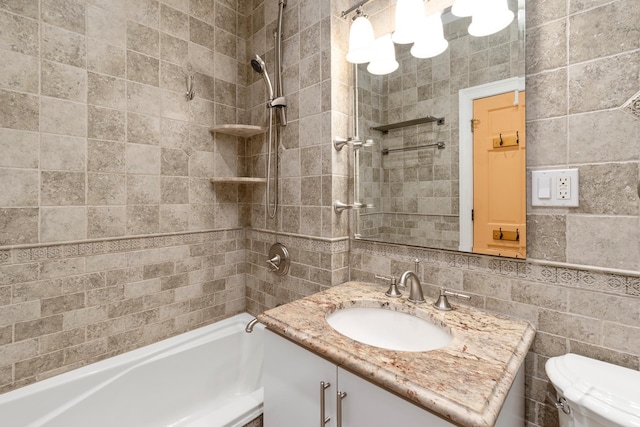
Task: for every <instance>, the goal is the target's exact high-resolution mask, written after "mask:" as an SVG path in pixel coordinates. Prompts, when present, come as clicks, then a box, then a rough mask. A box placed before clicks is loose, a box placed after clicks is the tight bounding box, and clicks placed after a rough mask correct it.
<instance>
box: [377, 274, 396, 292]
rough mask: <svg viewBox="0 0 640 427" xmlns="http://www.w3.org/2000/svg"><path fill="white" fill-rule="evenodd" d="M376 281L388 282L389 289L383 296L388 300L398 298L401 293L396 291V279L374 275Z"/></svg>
mask: <svg viewBox="0 0 640 427" xmlns="http://www.w3.org/2000/svg"><path fill="white" fill-rule="evenodd" d="M375 277H376V279H380V280H384V281H385V282H389V289H388V290H387V292H385V293H384V294H385V295H386V296H388V297H390V298H400V297H401V296H402V293H401V292H400V291H399V290H398V286H397V284H396V278H395V277H393V276H391V277H387V276H379V275H377V274H376V276H375Z"/></svg>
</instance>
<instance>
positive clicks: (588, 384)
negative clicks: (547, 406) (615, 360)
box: [545, 354, 640, 427]
mask: <svg viewBox="0 0 640 427" xmlns="http://www.w3.org/2000/svg"><path fill="white" fill-rule="evenodd" d="M545 370H546V372H547V375H548V376H549V379H550V380H551V382H552V383H553V386H554V388H555V389H556V392H557V399H554V400H555V401H556V402H557V403H556V407H557V408H558V413H559V417H560V427H618V426H620V427H640V371H634V370H632V369H628V368H623V367H621V366H617V365H612V364H610V363H605V362H601V361H599V360H594V359H590V358H588V357H584V356H579V355H577V354H565V355H564V356H558V357H552V358H551V359H549V360H548V361H547V363H546V365H545Z"/></svg>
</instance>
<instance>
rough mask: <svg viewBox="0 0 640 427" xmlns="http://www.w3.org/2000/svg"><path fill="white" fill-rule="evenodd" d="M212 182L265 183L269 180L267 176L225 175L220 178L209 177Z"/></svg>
mask: <svg viewBox="0 0 640 427" xmlns="http://www.w3.org/2000/svg"><path fill="white" fill-rule="evenodd" d="M209 181H210V182H211V183H212V184H220V183H224V184H264V183H266V182H267V179H266V178H249V177H242V176H240V177H233V176H226V177H225V176H223V177H220V178H209Z"/></svg>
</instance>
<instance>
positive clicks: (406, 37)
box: [392, 0, 424, 44]
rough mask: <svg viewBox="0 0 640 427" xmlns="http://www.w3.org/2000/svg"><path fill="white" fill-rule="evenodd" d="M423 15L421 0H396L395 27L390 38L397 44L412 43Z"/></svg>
mask: <svg viewBox="0 0 640 427" xmlns="http://www.w3.org/2000/svg"><path fill="white" fill-rule="evenodd" d="M423 15H424V6H423V4H422V0H398V3H396V27H395V31H394V32H393V36H392V39H393V41H394V43H397V44H408V43H413V42H414V41H415V38H416V31H417V30H418V27H419V25H420V17H421V16H423Z"/></svg>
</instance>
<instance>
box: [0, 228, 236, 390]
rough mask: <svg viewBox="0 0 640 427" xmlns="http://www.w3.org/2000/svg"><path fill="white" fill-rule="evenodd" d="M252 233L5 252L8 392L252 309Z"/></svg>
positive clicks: (0, 360) (1, 323) (0, 374)
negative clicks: (247, 246)
mask: <svg viewBox="0 0 640 427" xmlns="http://www.w3.org/2000/svg"><path fill="white" fill-rule="evenodd" d="M244 271H245V250H244V231H243V230H236V231H218V232H201V233H181V234H175V235H165V236H158V237H141V238H125V239H114V240H109V241H94V242H83V243H69V244H60V245H54V246H37V247H33V248H25V249H11V250H2V251H0V283H1V285H0V356H1V357H0V392H4V391H8V390H11V389H13V388H16V387H20V386H23V385H26V384H29V383H32V382H34V381H37V380H41V379H44V378H47V377H50V376H52V375H56V374H59V373H62V372H65V371H68V370H71V369H74V368H78V367H80V366H83V365H86V364H87V363H91V362H95V361H98V360H101V359H104V358H107V357H111V356H114V355H116V354H119V353H122V352H124V351H128V350H132V349H134V348H138V347H140V346H142V345H145V344H150V343H152V342H155V341H158V340H160V339H163V338H167V337H169V336H172V335H175V334H178V333H181V332H185V331H188V330H191V329H193V328H196V327H198V326H202V325H205V324H208V323H211V322H214V321H216V320H220V319H223V318H225V317H228V316H230V315H232V314H236V313H240V312H243V311H244V310H245V298H244V296H245V286H244V282H245V280H244Z"/></svg>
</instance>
